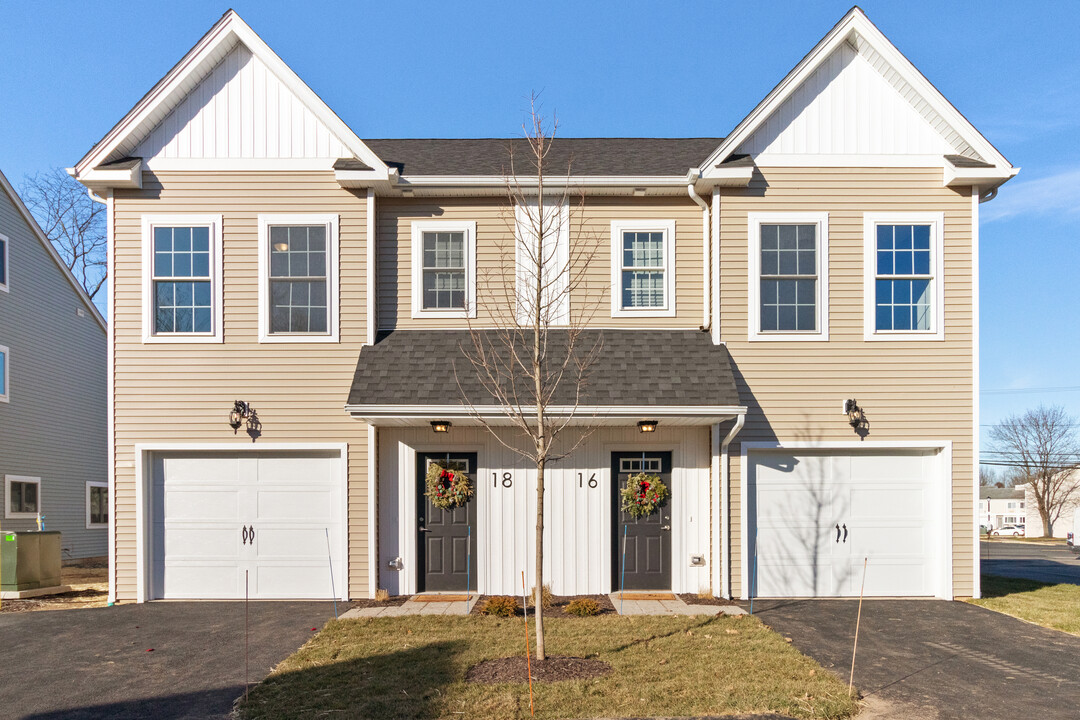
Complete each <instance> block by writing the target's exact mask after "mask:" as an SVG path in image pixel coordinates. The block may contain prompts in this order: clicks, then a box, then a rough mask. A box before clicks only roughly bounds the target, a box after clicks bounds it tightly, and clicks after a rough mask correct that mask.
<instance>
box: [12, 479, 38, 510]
mask: <svg viewBox="0 0 1080 720" xmlns="http://www.w3.org/2000/svg"><path fill="white" fill-rule="evenodd" d="M8 487H9V488H10V489H9V493H10V496H9V497H8V512H10V513H36V512H37V511H38V485H37V483H34V482H19V481H16V480H13V481H11V482H10V483H8Z"/></svg>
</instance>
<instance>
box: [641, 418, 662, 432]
mask: <svg viewBox="0 0 1080 720" xmlns="http://www.w3.org/2000/svg"><path fill="white" fill-rule="evenodd" d="M659 424H660V423H659V422H658V421H657V420H640V421H638V424H637V429H638V430H640V431H641V432H643V433H651V432H656V426H657V425H659Z"/></svg>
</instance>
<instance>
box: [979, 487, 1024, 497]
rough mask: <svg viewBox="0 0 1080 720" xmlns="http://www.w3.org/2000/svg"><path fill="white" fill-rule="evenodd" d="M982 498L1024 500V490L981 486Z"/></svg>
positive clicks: (980, 493)
mask: <svg viewBox="0 0 1080 720" xmlns="http://www.w3.org/2000/svg"><path fill="white" fill-rule="evenodd" d="M979 499H980V500H986V499H990V500H1023V499H1024V491H1023V490H1017V489H1016V488H1008V487H1007V488H999V487H980V488H979Z"/></svg>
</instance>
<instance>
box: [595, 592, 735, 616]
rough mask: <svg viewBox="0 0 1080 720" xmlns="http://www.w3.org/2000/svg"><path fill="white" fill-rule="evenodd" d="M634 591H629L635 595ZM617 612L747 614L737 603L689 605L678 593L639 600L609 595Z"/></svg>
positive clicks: (621, 613)
mask: <svg viewBox="0 0 1080 720" xmlns="http://www.w3.org/2000/svg"><path fill="white" fill-rule="evenodd" d="M633 594H634V593H627V595H633ZM608 597H609V598H611V604H612V605H614V606H615V612H617V613H619V614H620V615H720V614H723V615H745V614H746V611H745V610H743V609H742V608H741V607H738V606H735V605H688V604H687V603H686V602H685V601H683V599H682V598H680V597H679V596H678V595H672V596H671V599H666V600H638V599H631V598H630V597H627V599H625V600H620V599H619V593H617V592H613V593H611V595H608Z"/></svg>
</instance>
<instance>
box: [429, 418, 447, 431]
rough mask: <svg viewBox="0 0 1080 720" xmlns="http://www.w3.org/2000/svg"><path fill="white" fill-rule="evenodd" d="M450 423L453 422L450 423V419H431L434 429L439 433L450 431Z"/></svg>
mask: <svg viewBox="0 0 1080 720" xmlns="http://www.w3.org/2000/svg"><path fill="white" fill-rule="evenodd" d="M450 425H451V423H450V421H449V420H432V421H431V429H432V430H433V431H435V432H437V433H444V432H450Z"/></svg>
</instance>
